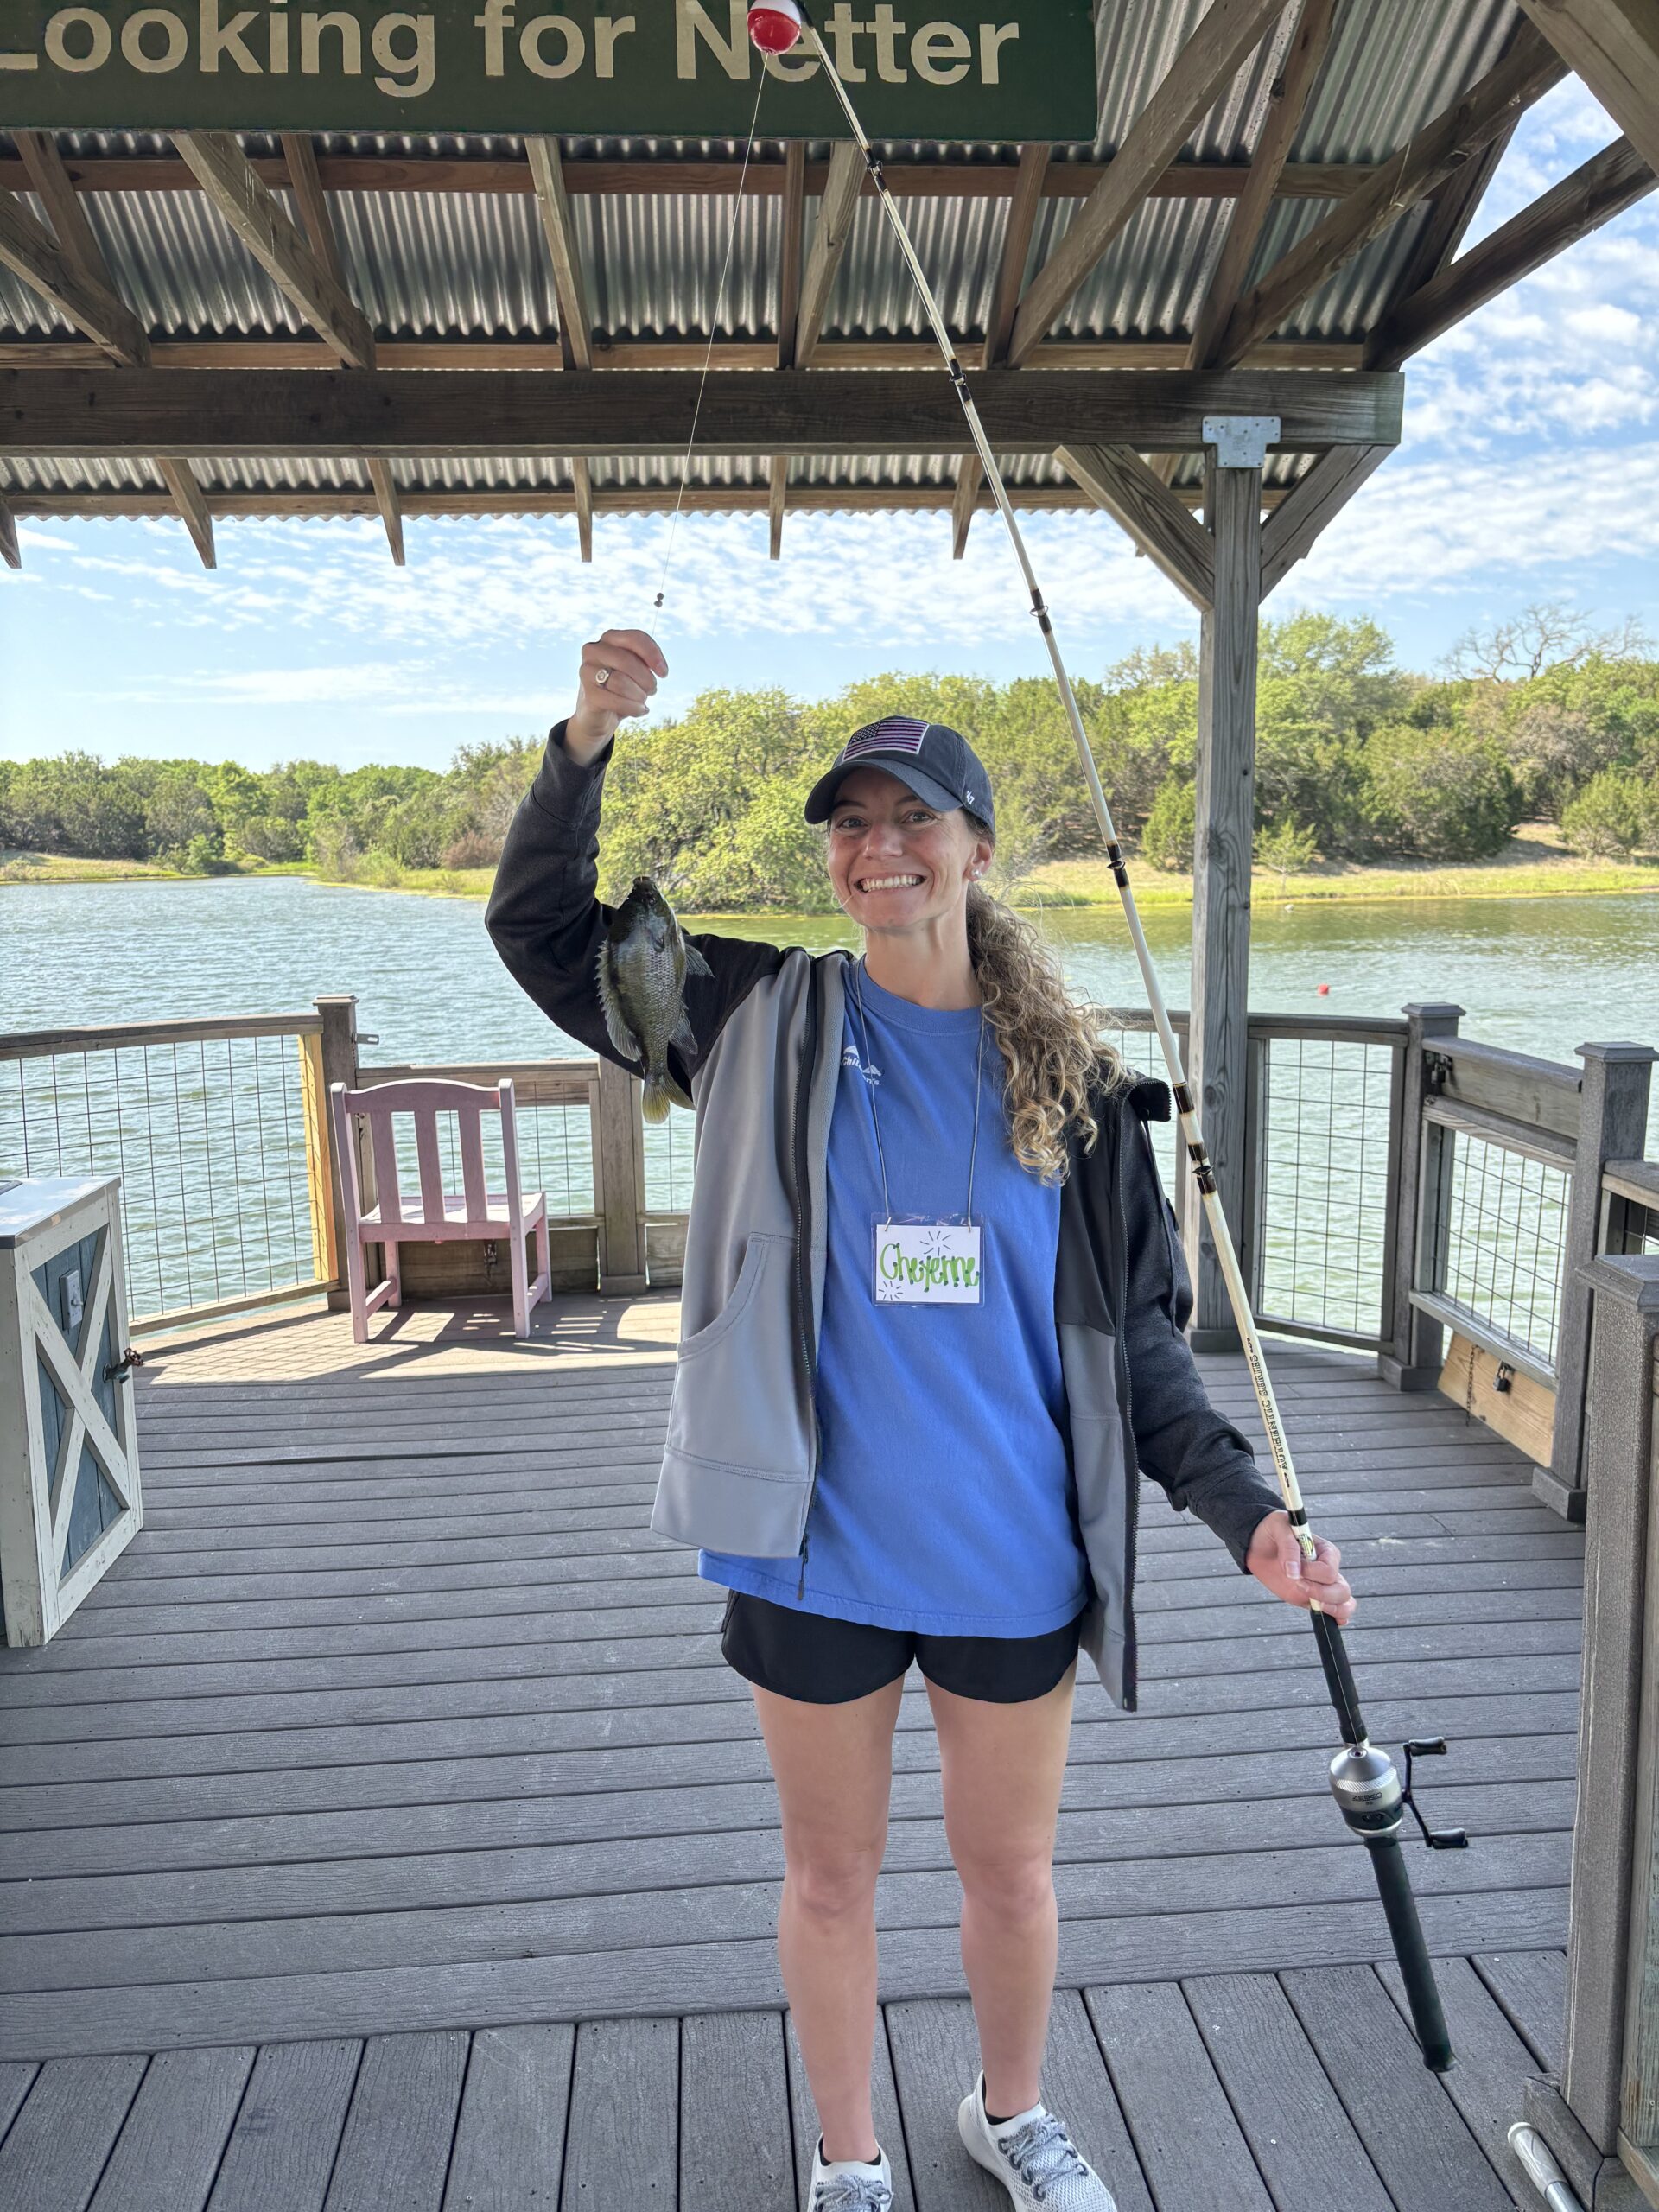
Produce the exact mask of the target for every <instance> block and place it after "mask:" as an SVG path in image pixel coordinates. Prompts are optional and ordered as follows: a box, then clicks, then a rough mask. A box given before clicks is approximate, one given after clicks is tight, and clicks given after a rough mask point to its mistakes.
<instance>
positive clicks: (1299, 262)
mask: <svg viewBox="0 0 1659 2212" xmlns="http://www.w3.org/2000/svg"><path fill="white" fill-rule="evenodd" d="M1566 73H1567V72H1566V67H1565V65H1564V64H1563V63H1562V62H1561V61H1560V59H1559V58H1558V57H1557V56H1556V55H1555V54H1553V53H1552V52H1551V51H1550V50H1549V48H1548V47H1547V46H1546V45H1545V44H1544V42H1543V41H1542V40H1541V39H1540V38H1538V37H1537V36H1536V35H1531V36H1528V37H1524V38H1519V39H1517V40H1516V43H1515V46H1514V47H1513V48H1512V49H1511V50H1510V53H1509V54H1506V55H1505V56H1504V58H1503V60H1502V61H1500V62H1499V63H1498V64H1497V67H1496V68H1495V69H1493V70H1491V72H1490V73H1489V74H1487V75H1486V76H1484V77H1483V78H1482V79H1480V81H1479V83H1478V84H1477V85H1476V86H1473V87H1472V89H1471V91H1469V92H1466V93H1465V95H1464V97H1463V98H1462V99H1460V100H1459V101H1458V102H1457V104H1456V105H1455V106H1452V107H1450V108H1447V109H1446V111H1445V112H1444V113H1443V114H1440V115H1438V116H1436V118H1434V120H1433V122H1432V123H1429V124H1425V125H1424V127H1423V129H1422V130H1420V131H1418V132H1417V133H1416V135H1415V136H1414V137H1412V138H1410V139H1408V141H1407V143H1405V144H1404V145H1403V146H1402V147H1401V149H1400V150H1399V151H1398V153H1396V154H1395V155H1394V156H1392V157H1391V158H1390V159H1389V160H1388V161H1386V162H1383V164H1382V166H1381V167H1380V168H1378V170H1377V172H1376V175H1375V176H1374V177H1373V178H1372V180H1371V181H1370V184H1368V185H1367V186H1366V187H1365V188H1364V189H1363V191H1361V192H1357V193H1355V194H1353V196H1352V197H1351V199H1349V200H1344V203H1343V204H1342V206H1341V207H1338V208H1337V209H1336V210H1335V212H1334V213H1332V214H1330V215H1327V216H1326V217H1325V220H1324V222H1322V223H1320V224H1319V225H1317V226H1315V228H1314V229H1313V230H1312V231H1310V232H1308V234H1307V236H1306V238H1303V239H1302V241H1301V242H1300V245H1294V246H1293V247H1292V248H1291V249H1290V251H1289V252H1288V253H1287V254H1284V255H1281V257H1280V259H1279V260H1277V261H1276V262H1275V263H1274V265H1273V267H1272V268H1271V269H1269V270H1268V272H1267V274H1266V276H1265V277H1262V281H1261V282H1260V283H1258V284H1256V285H1255V286H1254V287H1253V288H1252V289H1251V290H1250V291H1249V292H1248V293H1247V294H1246V295H1245V296H1244V297H1243V299H1242V300H1241V301H1240V302H1239V303H1238V305H1237V307H1236V308H1235V309H1234V311H1233V314H1232V316H1231V318H1230V321H1229V322H1228V325H1227V327H1226V329H1225V331H1224V333H1223V334H1222V337H1221V340H1220V342H1219V344H1218V345H1217V348H1216V353H1215V364H1214V365H1216V366H1217V367H1218V368H1224V367H1226V366H1228V365H1230V364H1231V363H1233V362H1236V361H1237V360H1240V359H1243V355H1244V354H1245V353H1248V352H1249V348H1250V347H1251V346H1254V345H1255V343H1256V342H1257V341H1258V340H1261V339H1263V338H1266V337H1267V336H1268V334H1269V333H1270V332H1272V331H1274V330H1277V329H1278V328H1279V327H1280V326H1281V323H1283V322H1284V321H1285V319H1286V318H1287V316H1288V315H1291V314H1293V313H1294V310H1295V309H1296V308H1298V307H1300V304H1301V302H1303V301H1304V300H1305V299H1306V298H1307V296H1309V294H1310V293H1312V292H1314V291H1317V290H1318V289H1319V286H1320V285H1321V284H1323V283H1325V279H1326V278H1327V277H1331V276H1332V275H1334V274H1335V272H1336V271H1337V270H1338V269H1340V268H1342V267H1343V266H1344V264H1345V263H1347V262H1349V261H1351V260H1352V258H1353V257H1354V256H1355V255H1356V254H1357V252H1359V251H1360V249H1361V248H1362V247H1363V246H1365V245H1369V244H1370V241H1371V239H1373V238H1376V237H1378V236H1379V235H1380V234H1381V233H1382V232H1383V231H1385V230H1387V229H1388V227H1389V225H1390V224H1391V223H1394V222H1396V221H1397V220H1398V219H1399V218H1400V217H1401V216H1402V214H1404V213H1405V212H1406V210H1407V209H1408V208H1409V207H1415V206H1416V205H1417V203H1418V202H1419V201H1420V200H1424V199H1427V197H1428V195H1429V194H1431V193H1433V191H1435V190H1436V188H1438V187H1439V186H1440V185H1441V184H1443V183H1444V182H1445V181H1446V179H1447V178H1448V177H1449V176H1451V175H1452V172H1453V171H1454V170H1455V169H1457V168H1459V167H1461V165H1462V164H1463V163H1464V162H1466V161H1468V160H1469V158H1470V157H1471V156H1472V155H1474V154H1478V152H1479V151H1480V149H1481V148H1482V147H1483V146H1485V145H1487V144H1489V143H1491V140H1492V139H1493V138H1495V137H1497V135H1498V133H1499V132H1500V131H1502V130H1504V129H1506V128H1507V127H1508V125H1509V124H1510V122H1511V121H1512V119H1513V118H1514V117H1515V116H1516V115H1517V114H1518V113H1519V112H1520V111H1522V109H1524V108H1528V107H1530V106H1531V105H1532V103H1533V102H1534V101H1535V100H1536V99H1539V98H1540V97H1541V95H1542V94H1543V93H1545V92H1548V90H1549V88H1550V86H1552V85H1554V84H1558V83H1559V82H1560V79H1561V78H1562V77H1563V76H1565V74H1566Z"/></svg>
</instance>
